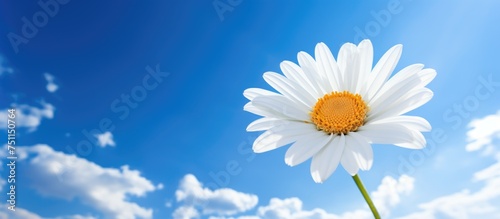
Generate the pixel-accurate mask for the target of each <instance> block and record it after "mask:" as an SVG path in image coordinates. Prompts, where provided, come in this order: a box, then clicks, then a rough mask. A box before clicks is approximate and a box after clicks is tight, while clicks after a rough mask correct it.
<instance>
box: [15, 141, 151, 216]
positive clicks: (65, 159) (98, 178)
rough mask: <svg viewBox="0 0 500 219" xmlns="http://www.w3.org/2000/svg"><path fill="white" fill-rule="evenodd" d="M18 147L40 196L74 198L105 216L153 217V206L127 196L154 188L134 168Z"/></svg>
mask: <svg viewBox="0 0 500 219" xmlns="http://www.w3.org/2000/svg"><path fill="white" fill-rule="evenodd" d="M17 150H18V155H19V158H20V161H22V162H27V166H25V170H26V171H25V172H26V176H27V177H29V179H30V180H31V181H30V182H31V184H32V187H33V188H34V189H35V190H37V191H38V192H39V193H41V194H42V195H45V196H48V197H56V198H62V199H66V200H73V199H75V198H77V199H78V200H81V201H82V203H83V204H85V205H88V206H90V207H92V208H94V209H96V210H98V211H100V212H102V213H103V215H104V216H105V217H106V218H113V219H114V218H119V219H129V218H130V219H132V218H151V217H152V214H153V210H152V209H147V208H144V207H141V206H139V205H138V204H136V203H134V202H131V201H129V197H130V196H137V197H142V196H144V195H145V194H146V193H147V192H150V191H154V190H155V189H156V188H155V186H154V185H153V184H152V183H151V182H150V181H149V180H148V179H146V178H144V177H142V176H141V175H140V172H139V171H137V170H130V169H129V167H128V166H122V167H121V168H120V169H115V168H104V167H101V166H99V165H97V164H95V163H93V162H90V161H88V160H86V159H83V158H79V157H77V156H75V155H68V154H64V153H62V152H57V151H54V150H53V149H52V148H51V147H49V146H48V145H43V144H39V145H35V146H32V147H18V148H17ZM28 155H30V156H28Z"/></svg>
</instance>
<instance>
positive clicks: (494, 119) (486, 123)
mask: <svg viewBox="0 0 500 219" xmlns="http://www.w3.org/2000/svg"><path fill="white" fill-rule="evenodd" d="M499 124H500V110H499V111H498V112H497V113H496V114H492V115H488V116H486V117H484V118H481V119H474V120H472V121H471V122H470V123H469V125H468V127H469V128H470V129H471V130H469V131H468V132H467V141H468V142H469V143H468V144H467V146H465V149H466V150H467V151H477V150H480V149H484V150H485V153H486V154H491V153H492V152H494V150H493V149H494V147H493V145H492V143H493V140H494V139H495V138H500V125H499Z"/></svg>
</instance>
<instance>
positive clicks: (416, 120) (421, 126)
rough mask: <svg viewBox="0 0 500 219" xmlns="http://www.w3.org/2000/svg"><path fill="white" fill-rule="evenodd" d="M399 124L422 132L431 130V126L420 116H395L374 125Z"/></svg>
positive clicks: (375, 122)
mask: <svg viewBox="0 0 500 219" xmlns="http://www.w3.org/2000/svg"><path fill="white" fill-rule="evenodd" d="M384 123H398V124H401V125H404V126H406V127H408V128H409V129H414V130H416V131H420V132H428V131H430V130H431V124H430V123H429V122H428V121H427V120H425V119H424V118H422V117H419V116H406V115H402V116H394V117H389V118H385V119H381V120H377V121H374V122H372V124H384Z"/></svg>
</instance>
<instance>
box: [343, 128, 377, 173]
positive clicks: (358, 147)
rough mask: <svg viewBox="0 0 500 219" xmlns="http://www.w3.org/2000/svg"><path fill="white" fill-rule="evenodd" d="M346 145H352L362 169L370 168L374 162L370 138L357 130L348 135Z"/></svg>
mask: <svg viewBox="0 0 500 219" xmlns="http://www.w3.org/2000/svg"><path fill="white" fill-rule="evenodd" d="M346 145H350V147H351V149H352V151H353V153H354V157H355V158H356V162H357V163H358V166H359V168H360V169H361V170H369V169H370V168H371V167H372V164H373V149H372V146H371V145H370V143H368V140H367V139H365V138H364V137H363V136H362V135H360V134H357V133H356V132H351V133H349V135H346Z"/></svg>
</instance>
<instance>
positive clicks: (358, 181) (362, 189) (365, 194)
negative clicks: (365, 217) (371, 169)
mask: <svg viewBox="0 0 500 219" xmlns="http://www.w3.org/2000/svg"><path fill="white" fill-rule="evenodd" d="M352 178H353V179H354V182H356V185H357V186H358V189H359V191H360V192H361V194H362V195H363V198H365V201H366V203H368V206H370V210H371V211H372V213H373V216H374V217H375V219H380V215H379V214H378V211H377V208H375V205H374V204H373V201H372V199H371V198H370V195H368V192H367V191H366V189H365V186H363V182H361V179H360V178H359V176H358V174H356V175H354V176H352Z"/></svg>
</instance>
